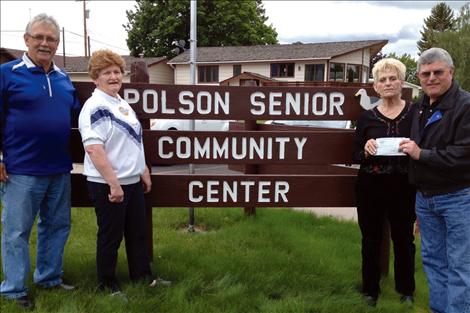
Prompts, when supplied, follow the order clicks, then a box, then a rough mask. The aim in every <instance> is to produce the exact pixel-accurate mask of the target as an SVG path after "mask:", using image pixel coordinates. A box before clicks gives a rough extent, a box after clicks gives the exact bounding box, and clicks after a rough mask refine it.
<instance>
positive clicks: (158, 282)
mask: <svg viewBox="0 0 470 313" xmlns="http://www.w3.org/2000/svg"><path fill="white" fill-rule="evenodd" d="M157 286H163V287H170V286H171V281H169V280H164V279H162V278H160V277H157V278H155V279H153V280H151V281H150V283H149V287H150V288H154V287H157Z"/></svg>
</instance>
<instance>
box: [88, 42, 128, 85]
mask: <svg viewBox="0 0 470 313" xmlns="http://www.w3.org/2000/svg"><path fill="white" fill-rule="evenodd" d="M111 65H117V66H119V68H120V69H121V73H123V74H124V69H125V68H126V61H124V59H123V58H122V57H121V56H120V55H119V54H117V53H115V52H113V51H111V50H109V49H102V50H97V51H95V52H93V54H92V55H91V58H90V61H89V62H88V75H90V77H91V79H93V80H95V79H97V78H98V76H99V74H100V71H101V70H103V69H105V68H107V67H108V66H111Z"/></svg>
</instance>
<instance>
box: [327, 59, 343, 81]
mask: <svg viewBox="0 0 470 313" xmlns="http://www.w3.org/2000/svg"><path fill="white" fill-rule="evenodd" d="M342 81H344V64H342V63H330V82H342Z"/></svg>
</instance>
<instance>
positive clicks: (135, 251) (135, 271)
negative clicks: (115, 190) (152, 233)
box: [88, 182, 152, 286]
mask: <svg viewBox="0 0 470 313" xmlns="http://www.w3.org/2000/svg"><path fill="white" fill-rule="evenodd" d="M121 187H122V189H123V191H124V201H123V202H121V203H111V202H109V199H108V194H109V186H108V185H107V184H100V183H94V182H88V190H89V193H90V196H91V198H92V201H93V203H94V205H95V213H96V220H97V223H98V234H97V241H96V268H97V272H98V282H99V283H100V284H103V285H105V286H110V285H112V284H115V283H117V279H116V263H117V258H118V249H119V246H120V244H121V241H122V239H123V237H124V238H125V242H126V254H127V265H128V269H129V276H130V279H131V280H132V281H138V280H141V279H146V278H148V277H151V275H152V273H151V270H150V258H149V252H148V248H147V236H146V231H145V230H146V215H145V200H144V193H143V189H142V185H141V183H140V182H139V183H136V184H131V185H122V186H121Z"/></svg>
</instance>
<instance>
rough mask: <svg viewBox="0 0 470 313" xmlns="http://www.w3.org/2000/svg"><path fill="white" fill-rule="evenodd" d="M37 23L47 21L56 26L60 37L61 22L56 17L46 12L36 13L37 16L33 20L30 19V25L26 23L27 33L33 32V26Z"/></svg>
mask: <svg viewBox="0 0 470 313" xmlns="http://www.w3.org/2000/svg"><path fill="white" fill-rule="evenodd" d="M36 23H46V24H49V25H52V26H54V28H55V29H56V33H57V39H60V27H59V23H57V21H56V20H55V18H53V17H52V16H50V15H47V14H45V13H41V14H38V15H36V16H35V17H33V19H32V20H30V21H29V23H28V25H26V33H27V34H31V28H33V25H34V24H36Z"/></svg>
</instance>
